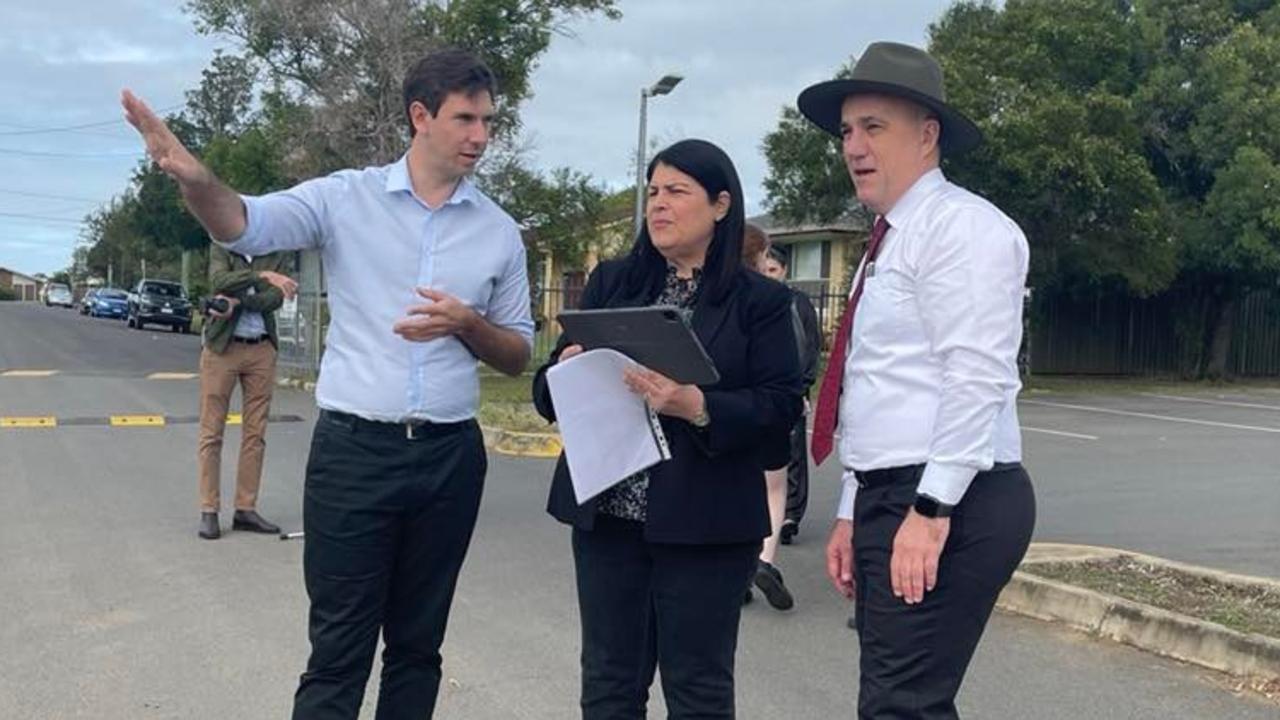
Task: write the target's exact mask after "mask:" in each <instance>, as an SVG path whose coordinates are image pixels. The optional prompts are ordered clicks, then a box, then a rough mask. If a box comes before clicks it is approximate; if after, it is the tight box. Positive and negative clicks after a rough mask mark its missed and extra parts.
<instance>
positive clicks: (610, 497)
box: [596, 265, 702, 522]
mask: <svg viewBox="0 0 1280 720" xmlns="http://www.w3.org/2000/svg"><path fill="white" fill-rule="evenodd" d="M701 279H702V270H701V268H694V270H693V277H691V278H682V277H677V276H676V269H675V266H673V265H668V266H667V280H666V283H665V284H663V286H662V292H660V293H658V298H657V299H656V300H654V301H653V304H654V305H674V306H676V307H678V308H680V309H681V310H682V311H684V315H685V321H686V322H687V321H688V320H689V319H690V317H691V316H692V315H693V305H694V303H695V302H697V300H698V285H699V282H700V281H701ZM648 508H649V473H648V472H647V471H644V472H638V473H636V474H635V475H632V476H631V477H629V478H627V479H626V480H623V481H622V482H620V483H618V484H617V485H614V486H613V487H612V488H610V489H608V490H606V491H605V492H604V494H602V495H601V496H600V504H599V505H597V506H596V509H597V510H598V511H600V512H602V513H604V514H606V515H612V516H614V517H618V518H622V519H624V520H635V521H637V522H644V521H645V517H646V514H647V511H648Z"/></svg>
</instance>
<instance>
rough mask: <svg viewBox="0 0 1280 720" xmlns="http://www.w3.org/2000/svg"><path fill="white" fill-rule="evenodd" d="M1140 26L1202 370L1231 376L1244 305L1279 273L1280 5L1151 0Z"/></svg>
mask: <svg viewBox="0 0 1280 720" xmlns="http://www.w3.org/2000/svg"><path fill="white" fill-rule="evenodd" d="M1135 19H1136V24H1137V26H1138V27H1139V29H1140V32H1141V37H1142V46H1143V52H1144V55H1145V58H1146V60H1147V62H1148V63H1149V64H1150V67H1149V72H1148V73H1147V75H1146V77H1145V81H1144V83H1143V85H1142V87H1141V88H1140V90H1139V92H1138V96H1139V98H1140V103H1141V106H1142V108H1143V112H1144V115H1145V116H1146V117H1147V118H1148V120H1147V127H1146V130H1147V145H1148V152H1149V159H1150V163H1151V166H1152V167H1153V168H1154V169H1155V170H1156V172H1157V174H1158V175H1159V177H1160V178H1161V184H1162V185H1163V187H1164V188H1165V191H1166V193H1167V195H1168V197H1169V198H1170V201H1171V203H1173V205H1174V207H1175V208H1176V211H1177V214H1178V218H1179V220H1178V223H1177V225H1178V228H1179V233H1178V240H1179V248H1180V250H1181V256H1182V257H1181V261H1182V283H1183V284H1184V285H1186V286H1188V287H1189V288H1191V289H1192V290H1193V301H1192V302H1191V303H1189V306H1190V307H1189V309H1188V312H1189V313H1190V314H1191V316H1192V317H1193V318H1194V319H1195V320H1196V321H1197V322H1189V323H1186V324H1187V325H1188V326H1189V327H1190V328H1191V331H1192V333H1193V334H1197V335H1199V336H1200V339H1201V345H1202V348H1203V349H1202V352H1201V361H1200V362H1199V364H1198V367H1197V368H1196V372H1197V374H1198V375H1201V376H1208V377H1222V376H1224V375H1225V374H1226V364H1227V358H1228V351H1229V349H1230V338H1231V331H1232V326H1231V324H1232V318H1233V317H1234V316H1235V313H1236V308H1237V305H1238V304H1239V302H1240V301H1241V300H1242V298H1243V297H1244V296H1245V295H1246V294H1247V293H1248V292H1249V291H1250V290H1253V289H1256V288H1268V287H1275V280H1276V276H1277V272H1280V262H1278V261H1277V253H1278V252H1280V235H1278V234H1277V233H1276V225H1275V219H1276V213H1277V208H1278V207H1280V204H1278V203H1277V199H1276V197H1275V196H1276V188H1277V187H1280V186H1277V184H1276V174H1275V168H1276V166H1277V164H1278V163H1280V73H1277V71H1276V68H1277V67H1280V4H1277V3H1276V2H1275V1H1274V0H1238V1H1234V2H1233V1H1228V0H1170V1H1169V2H1153V1H1151V0H1147V1H1146V2H1143V3H1142V4H1140V5H1139V6H1138V7H1137V11H1136V14H1135Z"/></svg>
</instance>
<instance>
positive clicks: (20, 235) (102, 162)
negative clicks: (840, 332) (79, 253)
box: [0, 0, 950, 272]
mask: <svg viewBox="0 0 1280 720" xmlns="http://www.w3.org/2000/svg"><path fill="white" fill-rule="evenodd" d="M949 4H950V2H949V1H948V0H895V2H892V3H872V2H866V1H863V0H857V1H855V0H787V1H786V2H780V1H779V0H733V1H732V2H731V1H730V0H621V2H620V3H619V7H620V8H621V10H622V12H623V18H622V20H620V21H618V22H612V21H608V20H604V19H602V18H600V17H596V16H593V17H588V18H585V19H579V20H577V21H574V22H572V23H570V24H569V26H568V30H569V31H570V32H571V33H572V34H571V35H570V36H557V37H555V38H554V40H553V41H552V44H551V48H550V50H549V51H548V52H547V53H546V54H545V55H544V56H543V57H542V58H541V59H540V62H539V65H538V68H537V69H536V71H535V72H534V75H533V77H532V86H533V90H534V92H535V96H534V97H533V98H532V99H531V100H530V101H529V102H528V103H526V104H525V106H524V109H523V120H524V127H525V135H526V137H527V138H528V139H530V140H531V141H532V143H533V145H534V151H533V159H534V161H535V163H536V164H538V165H539V166H541V167H543V168H546V169H550V168H553V167H558V166H569V167H573V168H575V169H577V170H581V171H584V172H589V173H591V174H592V175H593V176H595V177H596V178H597V179H598V180H600V181H603V182H606V183H608V184H609V185H611V186H613V187H615V188H621V187H625V186H628V185H630V183H631V182H632V180H631V173H632V172H633V162H634V155H635V146H636V135H637V129H638V128H637V124H638V113H639V102H640V97H639V93H640V88H641V87H642V86H645V85H647V84H651V83H652V82H654V81H655V80H657V79H658V78H659V77H661V76H662V75H663V74H665V73H668V72H678V73H680V74H683V75H684V76H685V80H684V82H683V83H681V85H680V86H679V87H677V88H676V89H675V91H674V92H673V93H671V94H670V95H668V96H664V97H659V98H654V99H653V100H652V101H651V102H650V104H649V111H650V113H649V133H648V135H649V137H650V138H658V139H661V140H664V141H674V140H677V139H679V138H682V137H691V136H696V137H704V138H707V139H709V140H712V141H714V142H716V143H718V144H720V145H721V146H722V147H724V148H725V150H726V151H728V152H729V154H730V155H731V156H732V157H733V158H734V161H735V163H736V164H737V166H738V171H739V174H740V175H741V176H742V180H743V185H744V189H745V193H746V195H747V198H746V199H747V209H748V212H754V211H755V210H758V209H759V207H760V205H761V202H762V201H763V196H762V190H761V183H762V181H763V179H764V177H765V174H766V172H767V167H766V165H765V162H764V158H763V156H762V155H761V153H760V142H761V140H762V139H763V137H764V135H765V133H767V132H768V131H769V130H770V129H772V127H773V126H774V125H775V123H776V122H777V117H778V112H779V110H780V109H781V107H782V106H783V105H785V104H789V103H792V102H794V100H795V96H796V94H797V93H799V91H800V90H801V89H802V88H804V87H805V86H806V85H808V84H810V83H812V82H815V81H817V80H820V79H823V78H826V77H829V76H830V75H831V74H832V73H833V72H834V71H835V69H836V68H837V67H839V66H840V65H841V64H842V63H844V62H845V61H847V59H848V58H849V56H850V55H853V54H856V53H860V52H861V51H862V50H863V48H865V47H866V45H867V44H868V43H870V42H872V41H874V40H880V39H889V40H898V41H903V42H909V43H914V44H924V42H925V41H926V31H927V27H928V24H929V23H930V22H932V21H934V20H936V19H937V18H938V17H939V16H940V15H941V14H942V12H943V10H944V9H945V8H946V6H947V5H949ZM182 5H183V4H182V3H179V2H174V1H173V0H111V2H109V3H105V4H104V3H102V2H100V1H99V0H41V1H40V2H34V0H29V1H20V2H16V3H15V2H0V67H3V68H4V69H5V71H4V72H3V73H0V96H2V97H6V98H16V99H20V101H11V102H8V103H6V104H5V106H4V107H3V108H0V149H5V148H11V149H25V150H28V151H41V152H58V153H68V154H76V153H80V154H85V155H95V157H83V158H61V159H55V158H30V157H21V156H16V155H11V154H9V155H6V154H4V153H3V152H0V188H3V187H5V186H6V182H8V181H5V180H4V178H10V179H13V180H12V182H16V183H20V184H21V187H20V188H12V187H11V189H22V190H27V191H30V192H40V193H47V194H58V195H71V196H77V197H90V198H102V199H106V198H109V197H111V196H112V195H114V194H116V193H119V192H120V191H121V190H123V189H124V187H125V186H126V184H127V182H128V178H129V175H130V173H131V172H132V170H133V168H134V167H135V164H136V159H134V158H120V157H115V158H112V157H101V155H102V154H104V153H128V152H136V151H138V150H139V149H140V143H139V141H138V139H137V137H136V135H134V133H133V131H132V130H131V129H130V128H128V127H127V126H125V125H124V124H123V123H117V124H113V125H109V126H105V127H100V128H94V129H91V130H87V131H84V132H78V133H55V134H46V135H32V136H28V135H20V136H15V135H9V136H6V135H4V134H3V133H4V132H5V131H14V130H21V129H24V128H31V127H37V128H47V127H56V126H65V125H75V124H82V123H93V122H99V121H103V120H112V119H117V118H119V117H120V110H119V103H118V97H119V92H120V89H121V88H122V87H129V88H131V89H133V90H134V91H135V92H137V93H138V94H140V95H141V96H143V97H144V98H146V99H147V100H148V101H150V102H151V103H152V105H153V106H155V107H167V106H173V105H178V104H181V103H182V102H183V100H184V96H183V93H184V92H185V91H186V90H189V89H192V88H194V87H195V86H196V85H197V84H198V83H199V80H200V71H201V70H202V69H204V67H205V66H206V65H207V64H208V62H209V60H210V59H212V57H213V51H214V49H215V48H216V47H218V46H219V45H220V44H221V43H220V41H219V40H218V39H216V38H209V37H205V36H201V35H199V34H198V33H197V32H196V31H195V29H194V25H193V23H192V21H191V18H190V17H188V16H186V15H184V14H183V12H182V10H181V8H182ZM16 207H24V208H27V209H26V210H25V212H28V213H31V214H50V213H52V214H54V215H59V214H67V213H72V212H74V211H79V210H81V209H83V210H85V211H87V210H89V209H92V204H91V203H90V204H86V205H85V206H84V207H83V208H81V207H80V206H74V205H68V204H63V205H60V206H56V208H57V209H58V212H53V211H52V210H50V209H49V208H50V207H54V206H46V205H38V204H36V203H34V202H33V203H28V202H26V201H21V202H19V201H15V199H14V198H12V197H5V196H3V195H0V212H4V211H9V212H14V211H15V210H14V208H16ZM78 234H79V229H78V228H77V227H76V226H74V225H62V224H57V225H55V224H49V225H47V226H42V227H36V226H35V225H34V224H32V223H25V224H24V223H23V222H21V221H19V220H15V219H5V218H3V217H0V265H5V266H8V267H14V268H15V269H20V270H23V271H25V272H51V271H54V270H58V269H60V268H62V267H65V266H66V265H67V264H68V262H69V261H70V252H71V249H72V248H73V247H74V246H75V243H76V240H77V239H78ZM33 237H34V238H39V240H32V239H30V238H33Z"/></svg>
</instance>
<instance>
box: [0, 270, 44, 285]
mask: <svg viewBox="0 0 1280 720" xmlns="http://www.w3.org/2000/svg"><path fill="white" fill-rule="evenodd" d="M0 272H6V273H9V274H10V275H12V276H13V277H14V278H21V279H23V280H26V281H28V282H33V283H38V282H40V280H38V279H37V278H36V277H35V276H33V275H28V274H26V273H21V272H18V271H17V270H10V269H9V268H7V267H0Z"/></svg>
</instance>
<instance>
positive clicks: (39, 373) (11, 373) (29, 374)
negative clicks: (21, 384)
mask: <svg viewBox="0 0 1280 720" xmlns="http://www.w3.org/2000/svg"><path fill="white" fill-rule="evenodd" d="M57 374H58V371H57V370H5V371H4V372H3V373H0V377H22V378H34V377H52V376H54V375H57Z"/></svg>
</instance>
